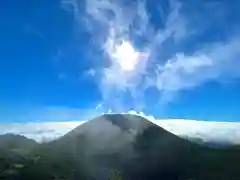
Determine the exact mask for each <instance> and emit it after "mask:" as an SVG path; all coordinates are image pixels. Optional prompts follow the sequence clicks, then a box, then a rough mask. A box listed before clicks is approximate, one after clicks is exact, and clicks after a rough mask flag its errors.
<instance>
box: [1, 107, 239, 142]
mask: <svg viewBox="0 0 240 180" xmlns="http://www.w3.org/2000/svg"><path fill="white" fill-rule="evenodd" d="M128 113H130V114H138V115H141V116H143V117H145V118H147V119H149V120H150V121H152V122H153V123H155V124H157V125H158V126H160V127H162V128H164V129H166V130H168V131H170V132H172V133H174V134H176V135H178V136H182V137H188V138H194V139H196V138H197V139H201V140H203V141H205V142H213V143H226V144H240V123H238V122H213V121H197V120H184V119H161V120H156V119H154V117H152V116H147V115H144V114H143V113H137V112H135V111H131V112H128ZM85 122H87V121H69V122H41V123H40V122H39V123H36V122H29V123H5V124H0V134H5V133H14V134H21V135H24V136H26V137H28V138H32V139H35V140H37V141H38V142H42V141H49V140H53V139H56V138H59V137H61V136H63V135H64V134H66V133H68V132H69V131H71V130H72V129H74V128H75V127H77V126H79V125H81V124H83V123H85Z"/></svg>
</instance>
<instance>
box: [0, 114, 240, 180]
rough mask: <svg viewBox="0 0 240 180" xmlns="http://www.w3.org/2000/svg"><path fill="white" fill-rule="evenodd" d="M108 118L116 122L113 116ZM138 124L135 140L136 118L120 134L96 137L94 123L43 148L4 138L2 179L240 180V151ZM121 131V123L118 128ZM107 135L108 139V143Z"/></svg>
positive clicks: (0, 149) (19, 138) (0, 159)
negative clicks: (205, 144) (182, 137)
mask: <svg viewBox="0 0 240 180" xmlns="http://www.w3.org/2000/svg"><path fill="white" fill-rule="evenodd" d="M108 118H112V119H111V121H114V116H113V117H112V116H110V117H108ZM124 118H126V117H124ZM134 118H135V119H134V123H135V124H133V126H134V127H135V125H136V123H139V125H143V126H144V127H145V128H144V129H145V130H144V131H140V132H138V134H137V135H136V136H135V134H131V133H130V131H129V130H128V126H131V124H130V123H132V121H131V116H129V117H127V120H126V119H125V120H124V121H125V122H124V128H122V127H121V128H119V129H121V131H119V132H120V133H118V134H114V133H115V131H111V133H113V134H109V133H110V129H108V130H106V129H104V128H103V127H100V126H99V127H98V128H100V131H98V132H96V134H97V135H96V136H95V134H94V133H95V132H94V133H93V132H92V131H93V128H92V127H93V126H92V125H96V124H93V123H97V122H98V121H92V122H90V124H88V123H86V125H84V126H80V127H78V129H76V130H75V131H74V133H71V132H70V133H69V134H68V135H67V136H64V137H63V138H61V139H59V140H55V141H52V142H49V143H44V144H38V143H36V142H35V141H33V140H30V139H26V138H25V137H23V136H11V135H10V136H9V135H8V136H2V137H0V139H2V141H1V142H2V144H1V146H0V179H4V180H53V179H54V180H95V179H97V180H106V179H108V180H135V179H136V180H145V179H146V180H148V179H150V180H159V179H161V180H231V179H232V180H233V179H235V180H240V148H238V147H231V148H225V149H223V148H222V149H216V148H214V149H213V148H208V147H203V146H200V145H198V144H195V143H192V142H190V141H188V140H184V139H181V138H179V137H177V136H175V135H173V134H171V133H169V132H167V131H165V130H164V129H162V128H160V127H158V126H156V125H154V124H152V123H150V122H148V121H142V120H139V121H138V120H137V118H136V117H135V116H134ZM118 119H119V117H118ZM106 121H107V120H106ZM111 121H109V122H111ZM128 121H129V122H128ZM121 125H122V124H121V121H119V122H118V124H117V125H116V123H115V124H114V125H113V127H114V128H115V129H116V126H121ZM133 126H131V129H133ZM136 127H139V126H136ZM101 128H103V129H102V130H101ZM108 128H111V127H110V126H109V127H108ZM114 128H113V129H114ZM98 130H99V129H98ZM90 132H91V133H92V134H90ZM98 133H100V134H101V136H99V135H98ZM104 133H108V134H109V139H106V138H107V136H106V137H105V139H104ZM89 134H90V135H89ZM110 135H111V136H110ZM4 138H6V139H7V140H6V139H4ZM16 139H17V140H16ZM9 142H11V143H9ZM12 142H14V143H12ZM21 142H24V147H23V146H22V143H21ZM120 143H123V144H124V145H122V147H121V146H119V144H120ZM9 144H10V145H9ZM115 145H116V147H115Z"/></svg>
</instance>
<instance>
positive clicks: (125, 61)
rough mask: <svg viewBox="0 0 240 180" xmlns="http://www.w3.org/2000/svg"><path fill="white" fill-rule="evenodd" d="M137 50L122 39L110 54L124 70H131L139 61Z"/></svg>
mask: <svg viewBox="0 0 240 180" xmlns="http://www.w3.org/2000/svg"><path fill="white" fill-rule="evenodd" d="M139 54H140V53H139V52H136V51H135V49H134V48H133V47H132V45H131V44H130V42H125V41H123V42H122V43H121V44H120V45H116V51H115V52H114V53H113V54H112V55H111V56H112V57H113V58H114V59H115V60H116V61H117V63H118V64H119V65H120V67H121V68H122V70H124V71H133V70H135V69H136V66H137V65H138V63H140V62H139V60H140V59H139Z"/></svg>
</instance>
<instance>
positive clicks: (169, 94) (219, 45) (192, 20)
mask: <svg viewBox="0 0 240 180" xmlns="http://www.w3.org/2000/svg"><path fill="white" fill-rule="evenodd" d="M149 2H150V1H148V0H143V1H141V0H136V1H134V2H132V3H127V5H126V4H125V3H122V1H115V0H113V1H111V0H103V1H102V0H86V3H85V4H84V10H83V8H80V4H81V1H80V0H64V1H63V2H62V4H63V5H65V6H66V5H67V6H69V5H70V6H71V7H72V8H68V9H71V10H72V12H73V13H74V16H75V19H76V20H77V21H76V23H79V22H81V23H82V21H84V23H85V24H84V25H86V27H85V28H86V30H87V31H88V32H89V33H90V34H91V36H92V39H94V42H93V43H94V45H96V46H97V47H98V48H99V49H100V50H101V51H102V52H103V54H104V56H103V57H101V59H98V60H99V61H102V62H103V63H102V64H101V63H100V64H101V65H100V66H99V67H97V68H92V69H90V70H86V71H89V73H88V74H90V75H91V78H92V79H93V80H94V81H96V82H97V86H98V87H99V90H100V92H101V95H102V99H101V102H100V106H101V107H102V109H103V112H108V111H109V109H111V110H112V111H113V112H124V111H128V110H130V108H129V107H128V106H127V104H126V102H124V99H126V98H127V99H128V102H130V101H131V102H132V106H131V108H132V109H134V110H136V111H144V108H146V107H149V106H151V109H155V110H158V111H160V110H162V109H163V107H162V106H165V105H167V104H168V103H169V101H172V100H173V99H174V97H175V95H176V94H177V95H178V94H179V93H180V92H181V91H183V90H191V89H193V88H197V87H198V86H201V85H203V84H205V83H208V82H218V83H219V82H222V81H224V82H226V81H231V80H232V79H235V78H239V77H240V73H239V72H240V71H239V67H240V66H238V64H239V62H238V59H239V57H240V53H239V51H238V47H239V44H240V36H239V34H238V33H234V32H238V31H236V29H231V31H232V32H233V33H229V35H228V36H227V37H222V39H224V40H222V39H221V38H218V39H217V40H214V41H211V42H210V41H209V42H204V43H203V42H202V39H201V40H196V41H194V44H193V45H192V46H191V47H190V46H189V44H188V43H189V42H190V41H192V40H193V39H196V38H198V37H204V31H203V29H204V30H209V29H211V28H212V24H213V23H215V22H216V21H220V20H221V21H222V20H223V19H224V18H221V19H218V18H219V17H218V16H217V14H222V15H223V16H224V17H225V16H226V17H227V15H228V14H227V13H226V12H225V10H224V8H223V7H224V5H225V4H224V3H218V4H217V5H216V4H214V3H213V4H212V3H204V2H203V3H202V4H201V8H199V9H203V10H204V11H207V13H208V14H211V16H209V17H207V19H205V18H203V17H202V14H203V13H202V12H201V13H199V12H198V10H197V8H198V7H197V6H196V5H193V4H192V5H191V6H194V7H191V6H190V5H189V3H184V2H182V1H179V0H170V1H169V2H168V6H167V7H163V6H164V3H162V2H160V1H159V3H157V4H156V6H159V7H158V8H156V9H157V10H156V9H155V10H156V12H155V13H156V14H153V13H152V12H151V10H150V11H149V8H148V5H149ZM190 4H191V3H190ZM192 8H194V9H196V12H195V11H194V12H192V11H189V10H191V9H192ZM80 11H81V12H80ZM83 11H84V12H83ZM213 11H214V12H217V13H212V12H213ZM153 16H154V18H156V21H155V23H154V22H153V21H152V17H153ZM203 19H204V20H203ZM226 19H228V18H226ZM158 23H159V24H162V26H158V25H159V24H158ZM221 27H222V28H223V27H224V26H221ZM234 27H237V26H234ZM229 32H230V29H229ZM214 34H216V33H214ZM203 39H204V38H203ZM213 39H214V38H213ZM143 41H144V42H146V43H142V42H143ZM139 42H141V43H142V44H141V43H140V44H141V45H139ZM135 46H136V47H135ZM186 47H188V48H186ZM106 54H107V56H105V55H106ZM93 56H94V55H93ZM106 62H107V63H106ZM90 72H91V73H90ZM150 88H152V89H154V90H156V92H157V93H156V94H155V97H154V99H155V103H151V104H147V103H146V101H145V100H147V99H149V98H152V94H149V93H146V92H147V90H148V89H150ZM98 106H99V105H96V107H98Z"/></svg>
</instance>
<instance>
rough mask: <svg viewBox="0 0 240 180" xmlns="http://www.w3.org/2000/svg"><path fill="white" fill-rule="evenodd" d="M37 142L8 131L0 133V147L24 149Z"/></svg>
mask: <svg viewBox="0 0 240 180" xmlns="http://www.w3.org/2000/svg"><path fill="white" fill-rule="evenodd" d="M37 144H38V143H37V142H36V141H35V140H33V139H29V138H26V137H25V136H22V135H17V134H10V133H8V134H3V135H0V149H2V148H4V149H10V150H26V149H31V148H33V147H34V146H36V145H37Z"/></svg>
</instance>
